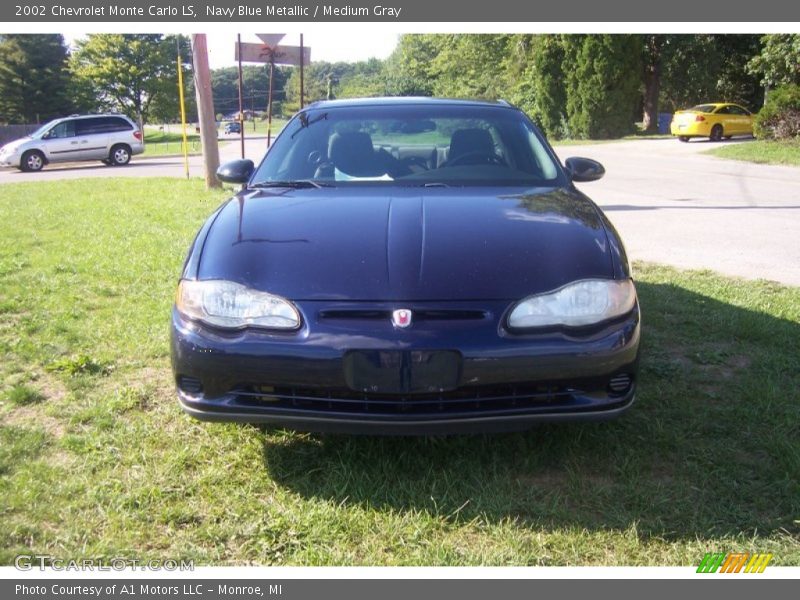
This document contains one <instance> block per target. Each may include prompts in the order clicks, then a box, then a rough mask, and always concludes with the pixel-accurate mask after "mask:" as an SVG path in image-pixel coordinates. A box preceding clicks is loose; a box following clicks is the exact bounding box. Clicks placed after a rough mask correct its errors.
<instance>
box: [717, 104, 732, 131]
mask: <svg viewBox="0 0 800 600" xmlns="http://www.w3.org/2000/svg"><path fill="white" fill-rule="evenodd" d="M714 116H715V117H716V118H715V120H714V123H715V124H719V125H722V135H732V134H734V133H736V132H735V131H733V129H734V128H735V127H736V125H735V123H734V122H733V119H732V118H731V107H730V106H728V105H725V106H720V107H719V108H718V109H717V110H716V111H715V112H714Z"/></svg>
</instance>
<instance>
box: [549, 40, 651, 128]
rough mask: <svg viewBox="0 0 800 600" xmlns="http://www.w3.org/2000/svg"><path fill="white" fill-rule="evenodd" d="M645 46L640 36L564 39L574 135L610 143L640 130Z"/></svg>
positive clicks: (567, 95) (565, 72) (569, 104)
mask: <svg viewBox="0 0 800 600" xmlns="http://www.w3.org/2000/svg"><path fill="white" fill-rule="evenodd" d="M641 44H642V40H641V37H640V36H637V35H610V34H602V35H567V36H564V58H565V62H564V65H563V70H564V74H565V90H566V99H567V105H566V108H567V122H568V124H569V130H570V133H571V134H572V136H574V137H576V138H582V139H583V138H588V139H611V138H618V137H622V136H624V135H627V134H629V133H633V132H634V131H635V130H636V127H635V125H634V121H635V113H636V107H637V103H638V101H639V99H640V98H641V94H640V91H639V85H640V82H641V73H642V52H641V47H642V46H641Z"/></svg>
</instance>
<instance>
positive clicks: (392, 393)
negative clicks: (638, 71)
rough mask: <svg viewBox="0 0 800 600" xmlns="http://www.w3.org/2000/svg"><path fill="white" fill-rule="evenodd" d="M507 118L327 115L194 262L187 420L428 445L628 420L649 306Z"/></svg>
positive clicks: (228, 213)
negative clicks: (564, 424) (389, 437)
mask: <svg viewBox="0 0 800 600" xmlns="http://www.w3.org/2000/svg"><path fill="white" fill-rule="evenodd" d="M603 173H604V170H603V167H602V166H601V165H600V164H599V163H597V162H595V161H591V160H589V159H585V158H571V159H567V160H566V161H565V166H562V165H561V164H560V163H559V161H558V159H557V157H556V156H555V154H554V152H553V150H552V148H551V147H550V146H549V145H548V143H547V142H546V141H545V139H544V138H543V136H542V134H541V133H540V132H539V130H538V129H537V128H536V126H535V125H534V124H533V123H532V122H531V121H530V120H529V119H528V118H527V117H526V116H525V114H524V113H523V112H521V111H520V110H519V109H517V108H514V107H512V106H510V105H508V104H507V103H504V102H497V103H489V102H472V101H457V100H436V99H430V98H418V99H410V98H394V99H363V100H340V101H328V102H320V103H316V104H313V105H310V106H308V107H306V108H305V109H304V110H302V111H300V112H299V113H298V114H297V115H296V116H295V117H294V118H293V119H292V120H291V121H290V122H289V123H288V124H287V125H286V127H285V128H284V130H283V132H282V133H281V134H280V136H279V137H278V138H277V140H276V141H275V143H274V144H273V146H272V147H271V148H270V150H269V152H268V153H267V155H266V157H265V158H264V160H263V161H262V163H261V164H260V165H259V166H258V168H255V166H254V165H253V163H252V162H251V161H249V160H239V161H233V162H231V163H227V164H225V165H223V166H222V167H220V170H219V172H218V176H219V177H220V179H222V180H223V181H226V182H231V183H241V184H243V186H242V189H241V191H240V192H239V193H238V194H236V195H235V196H234V197H233V198H231V199H230V200H228V201H227V202H225V203H223V204H222V206H220V207H219V208H218V209H217V211H216V212H215V213H214V214H213V215H211V217H210V218H209V219H208V220H207V221H206V223H205V224H204V225H203V227H202V228H201V229H200V232H199V233H198V234H197V237H196V239H195V241H194V244H193V245H192V248H191V250H190V251H189V255H188V258H187V259H186V263H185V265H184V268H183V274H182V276H181V279H180V283H179V286H178V293H177V300H176V302H175V306H174V308H173V311H172V336H171V340H172V341H171V344H172V348H171V352H172V365H173V370H174V375H175V381H176V384H177V388H178V397H179V401H180V404H181V406H182V407H183V409H184V410H185V411H186V412H187V413H189V414H190V415H192V416H195V417H197V418H199V419H204V420H213V421H240V422H261V423H273V424H277V425H283V426H286V427H290V428H293V429H300V430H312V431H344V432H361V433H391V434H402V433H408V434H420V433H421V434H428V433H447V432H471V431H487V430H509V429H521V428H525V427H529V426H530V425H531V424H533V423H535V422H538V421H553V420H577V419H603V418H610V417H614V416H616V415H618V414H620V413H621V412H622V411H624V410H625V409H627V408H628V407H629V406H630V405H631V404H632V402H633V399H634V392H635V389H636V376H637V367H638V358H639V337H640V322H639V321H640V319H639V305H638V300H637V296H636V290H635V289H634V285H633V282H632V280H631V272H630V267H629V265H628V260H627V258H626V255H625V251H624V249H623V246H622V243H621V241H620V239H619V236H618V235H617V233H616V231H615V230H614V227H613V226H612V225H611V223H610V222H609V221H608V220H607V219H606V217H605V215H604V214H603V213H602V211H601V210H600V209H599V208H598V207H597V206H596V205H595V204H594V203H593V202H592V201H591V200H589V199H588V198H587V197H586V196H584V195H583V194H582V193H581V192H579V191H578V190H577V189H576V188H575V187H574V185H573V182H574V181H591V180H594V179H598V178H599V177H601V176H602V175H603Z"/></svg>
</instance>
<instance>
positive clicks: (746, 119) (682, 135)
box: [670, 102, 753, 142]
mask: <svg viewBox="0 0 800 600" xmlns="http://www.w3.org/2000/svg"><path fill="white" fill-rule="evenodd" d="M670 132H671V133H672V135H677V136H678V139H679V140H680V141H682V142H688V141H689V138H693V137H707V138H709V139H711V141H712V142H718V141H720V140H721V139H722V138H725V139H726V140H729V139H731V138H732V137H733V136H734V135H753V114H752V113H751V112H750V111H749V110H747V109H746V108H744V107H742V106H739V105H738V104H731V103H729V102H714V103H710V104H698V105H697V106H693V107H692V108H690V109H688V110H679V111H677V112H676V113H675V114H674V115H673V117H672V123H671V124H670Z"/></svg>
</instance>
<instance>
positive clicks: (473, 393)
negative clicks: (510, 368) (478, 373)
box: [232, 385, 584, 416]
mask: <svg viewBox="0 0 800 600" xmlns="http://www.w3.org/2000/svg"><path fill="white" fill-rule="evenodd" d="M583 393H584V392H582V391H581V390H578V389H575V388H569V387H562V386H558V385H530V386H511V385H503V386H480V387H467V388H459V389H457V390H453V391H449V392H442V393H431V394H409V395H396V394H362V393H359V392H354V391H352V390H325V391H321V390H316V389H311V388H295V387H277V386H276V387H272V386H258V385H250V386H239V387H238V388H236V389H234V390H233V391H232V394H233V395H235V397H236V403H237V404H240V405H250V406H253V407H258V408H267V407H272V408H276V409H290V410H304V411H309V412H322V413H331V412H334V413H350V414H362V415H367V414H371V415H381V414H386V415H388V414H394V415H408V416H413V415H435V414H442V413H476V412H477V413H493V412H509V411H511V412H515V411H519V412H524V411H525V409H531V408H535V407H545V406H548V407H557V406H559V405H563V406H571V407H575V406H576V402H578V400H577V397H578V396H580V395H581V394H583Z"/></svg>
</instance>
